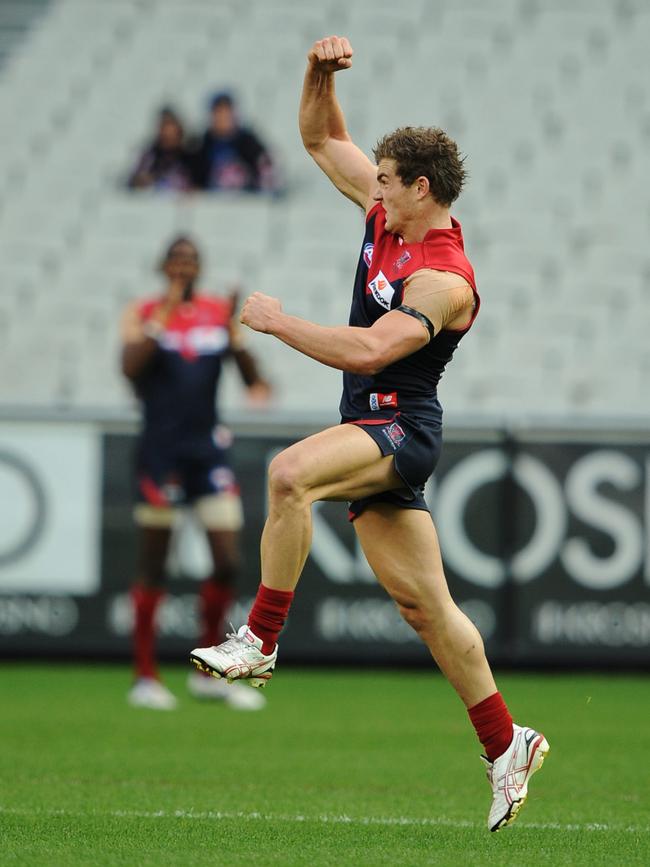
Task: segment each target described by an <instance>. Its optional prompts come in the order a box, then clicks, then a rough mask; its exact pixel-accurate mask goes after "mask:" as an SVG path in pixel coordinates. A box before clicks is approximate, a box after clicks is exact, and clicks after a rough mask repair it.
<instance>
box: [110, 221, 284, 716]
mask: <svg viewBox="0 0 650 867" xmlns="http://www.w3.org/2000/svg"><path fill="white" fill-rule="evenodd" d="M199 268H200V261H199V253H198V250H197V248H196V246H195V245H194V243H193V242H192V241H191V240H189V239H188V238H184V237H181V238H177V239H176V240H175V241H174V242H173V243H172V244H171V245H170V246H169V248H168V250H167V252H166V254H165V257H164V260H163V263H162V271H163V273H164V274H165V276H166V280H167V286H166V289H165V292H164V293H163V295H162V296H160V297H156V298H152V299H147V300H144V301H141V302H135V303H133V304H131V305H130V306H129V307H128V308H127V309H126V311H125V313H124V317H123V322H122V340H123V348H122V370H123V372H124V374H125V376H126V377H127V378H128V379H129V380H130V381H131V383H132V384H133V386H134V388H135V391H136V394H137V395H138V397H139V398H140V401H141V403H142V405H143V408H144V423H143V428H142V431H141V434H140V438H139V442H138V450H137V469H136V473H137V488H138V500H139V502H138V503H137V505H136V507H135V515H134V516H135V521H136V524H137V525H138V529H139V534H138V535H139V542H140V554H139V559H140V562H139V572H138V576H137V581H136V583H135V585H134V587H133V589H132V593H131V596H132V602H133V609H134V654H135V675H136V680H135V683H134V685H133V687H132V689H131V690H130V692H129V696H128V697H129V701H130V703H131V704H133V705H136V706H139V707H149V708H154V709H159V710H171V709H173V708H174V707H175V706H176V698H175V696H174V695H173V694H172V693H171V692H170V691H169V690H168V689H167V688H166V687H165V686H164V685H163V684H162V683H161V681H160V679H159V677H158V672H157V667H156V660H155V650H154V647H155V616H156V609H157V608H158V605H159V603H160V601H161V598H162V596H163V590H162V586H163V582H164V577H165V561H166V558H167V551H168V548H169V542H170V537H171V532H172V526H173V524H174V520H175V516H176V514H177V511H178V508H179V507H192V508H193V510H194V513H195V515H196V517H197V519H198V520H199V521H200V523H201V524H202V525H203V527H205V530H206V535H207V540H208V543H209V547H210V552H211V555H212V561H213V572H212V575H211V576H210V577H209V578H208V579H206V580H205V581H204V583H203V585H202V587H201V591H200V606H199V609H200V616H201V622H202V635H203V638H204V640H206V641H207V642H208V643H210V644H213V643H217V642H218V641H220V640H221V638H222V637H223V632H222V621H223V619H224V615H225V613H226V611H227V609H228V607H229V605H230V603H231V601H232V598H233V590H234V583H235V578H236V574H237V569H238V562H239V545H238V537H239V531H240V529H241V526H242V506H241V501H240V498H239V490H238V487H237V482H236V479H235V476H234V475H233V472H232V470H231V468H230V465H229V461H228V455H227V447H228V445H229V442H228V433H227V431H225V430H224V429H222V428H220V427H219V426H218V418H217V408H216V392H217V387H218V383H219V378H220V374H221V370H222V366H223V362H224V359H226V358H228V357H232V358H234V360H235V362H236V364H237V366H238V368H239V372H240V374H241V376H242V378H243V380H244V382H245V384H246V386H247V387H248V390H249V393H250V394H251V395H252V396H253V397H255V398H257V399H260V398H264V397H265V396H266V395H267V393H268V385H267V383H266V382H264V380H262V378H261V377H260V375H259V373H258V370H257V365H256V363H255V360H254V359H253V357H252V356H251V355H250V353H249V352H248V351H247V350H246V349H244V347H243V346H242V345H241V338H240V336H239V332H238V323H235V322H234V321H233V314H234V307H235V303H236V300H235V298H234V297H233V298H218V297H212V296H208V295H202V294H198V293H197V292H196V291H195V288H194V287H195V282H196V280H197V278H198V275H199ZM238 687H239V688H238V689H237V690H235V691H231V690H230V689H228V688H227V687H226V683H225V682H224V681H218V680H214V679H213V678H210V677H206V676H204V675H201V674H200V673H199V672H195V673H194V674H192V675H191V676H190V678H189V679H188V688H189V690H190V692H191V693H192V694H193V695H195V696H196V697H197V698H214V699H223V700H224V701H226V703H228V704H229V705H231V706H232V707H236V708H239V709H245V710H255V709H257V708H259V707H262V706H263V705H264V704H265V701H264V697H263V696H261V695H260V694H259V693H257V692H256V691H255V690H251V689H249V688H248V687H247V686H246V685H244V684H239V685H238ZM260 699H261V700H260Z"/></svg>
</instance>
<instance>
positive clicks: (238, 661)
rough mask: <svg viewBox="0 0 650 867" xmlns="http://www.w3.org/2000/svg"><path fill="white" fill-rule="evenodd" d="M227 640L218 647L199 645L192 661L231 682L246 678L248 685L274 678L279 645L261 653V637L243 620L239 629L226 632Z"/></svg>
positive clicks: (192, 655)
mask: <svg viewBox="0 0 650 867" xmlns="http://www.w3.org/2000/svg"><path fill="white" fill-rule="evenodd" d="M226 637H227V641H224V642H223V644H218V645H217V646H216V647H197V648H196V649H195V650H193V651H192V652H191V653H190V662H193V663H194V665H195V666H196V667H197V668H198V669H199V670H200V671H206V672H207V673H208V674H211V675H212V676H213V677H218V678H220V677H223V678H225V679H226V680H227V681H228V683H232V682H233V680H245V681H246V683H248V685H249V686H257V687H260V686H266V684H267V682H268V681H269V680H271V677H272V675H273V669H274V668H275V661H276V659H277V658H278V646H277V644H276V645H275V648H274V649H273V653H270V654H269V655H268V656H266V655H265V654H263V653H262V641H261V640H260V639H259V638H258V637H257V636H256V635H254V634H253V633H252V632H251V631H250V629H249V628H248V626H247V625H246V624H244V626H242V627H241V628H240V629H239V631H238V632H237V633H236V634H235V633H228V634H227V636H226Z"/></svg>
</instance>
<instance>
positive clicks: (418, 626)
mask: <svg viewBox="0 0 650 867" xmlns="http://www.w3.org/2000/svg"><path fill="white" fill-rule="evenodd" d="M397 607H398V608H399V613H400V614H401V615H402V617H403V618H404V620H406V622H407V623H408V625H409V626H410V627H411V628H412V629H414V630H415V632H417V633H418V635H421V634H422V633H423V632H427V631H428V629H429V627H430V626H431V617H430V615H429V614H428V612H427V611H426V610H425V608H424V607H423V606H422V605H421V604H420V603H418V602H417V601H411V600H409V601H408V602H404V603H401V602H398V603H397Z"/></svg>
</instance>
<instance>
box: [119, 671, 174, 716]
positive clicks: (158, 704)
mask: <svg viewBox="0 0 650 867" xmlns="http://www.w3.org/2000/svg"><path fill="white" fill-rule="evenodd" d="M127 700H128V702H129V704H130V705H133V707H148V708H150V709H151V710H175V709H176V705H177V704H178V702H177V701H176V696H175V695H174V694H173V693H171V692H170V691H169V690H168V689H167V687H166V686H164V685H163V684H162V683H161V682H160V681H159V680H156V679H155V678H154V677H140V678H138V680H136V682H135V683H134V684H133V686H132V687H131V689H130V690H129V694H128V696H127Z"/></svg>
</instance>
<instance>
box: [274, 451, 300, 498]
mask: <svg viewBox="0 0 650 867" xmlns="http://www.w3.org/2000/svg"><path fill="white" fill-rule="evenodd" d="M269 493H270V495H271V498H272V499H274V500H276V501H277V500H286V499H292V500H295V499H300V498H301V497H302V496H303V495H304V493H305V484H304V474H303V470H302V467H301V466H300V462H299V461H298V460H296V459H295V458H294V457H293V456H291V455H290V454H288V453H287V452H286V451H285V452H281V453H280V454H279V455H276V456H275V457H274V458H273V460H272V461H271V463H270V465H269Z"/></svg>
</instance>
